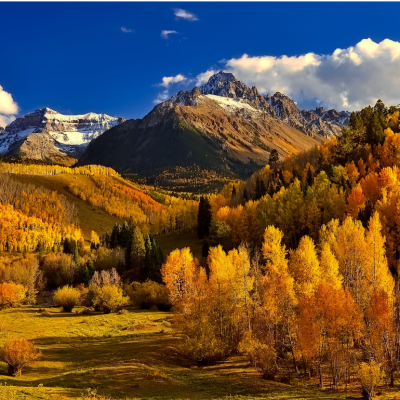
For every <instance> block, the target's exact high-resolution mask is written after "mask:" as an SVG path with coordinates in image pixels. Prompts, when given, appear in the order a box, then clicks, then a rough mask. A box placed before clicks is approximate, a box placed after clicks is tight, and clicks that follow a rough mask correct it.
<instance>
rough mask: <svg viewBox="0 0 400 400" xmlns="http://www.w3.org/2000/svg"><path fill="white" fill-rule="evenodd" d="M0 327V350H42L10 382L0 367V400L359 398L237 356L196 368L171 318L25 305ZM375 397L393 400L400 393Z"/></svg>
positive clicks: (4, 314)
mask: <svg viewBox="0 0 400 400" xmlns="http://www.w3.org/2000/svg"><path fill="white" fill-rule="evenodd" d="M80 310H81V309H79V308H78V309H77V311H80ZM0 321H1V332H2V333H1V336H0V344H2V343H4V341H5V340H6V338H7V337H8V336H9V335H12V336H15V337H25V338H27V339H30V340H33V341H34V342H35V344H36V345H37V346H38V347H39V349H40V350H41V352H42V358H41V360H40V361H38V362H36V363H34V364H33V365H32V366H31V367H29V368H27V369H26V371H25V372H24V373H23V375H22V376H21V377H18V378H14V377H9V376H7V375H6V371H7V368H6V365H5V364H4V363H0V385H1V386H0V400H24V399H42V400H67V399H68V400H71V399H79V398H80V397H81V394H82V393H83V392H85V391H86V389H87V388H89V387H90V388H96V389H98V393H100V394H107V395H110V396H111V398H112V399H125V400H133V399H222V398H229V399H236V400H239V399H247V400H252V399H254V400H255V399H260V398H263V399H281V400H287V399H356V398H360V396H359V393H358V390H357V391H353V392H349V393H347V394H345V393H335V392H334V391H331V390H329V389H325V390H319V389H317V388H316V382H310V381H307V380H303V379H302V378H301V377H300V376H298V377H296V378H295V379H294V381H293V384H292V385H291V386H290V385H286V384H283V383H279V382H270V381H266V380H263V379H261V378H259V377H258V375H257V373H256V372H255V370H254V369H253V368H251V367H250V366H249V364H248V362H247V361H246V360H245V359H244V358H243V357H241V356H236V357H231V358H230V359H229V360H227V361H225V362H223V363H220V364H218V365H214V366H206V367H198V366H196V365H194V364H193V363H192V362H190V361H189V360H186V359H185V358H184V357H182V355H180V353H179V346H178V345H179V341H180V338H179V334H178V333H177V332H176V331H175V330H174V324H173V315H172V314H171V313H165V312H149V311H139V310H129V312H128V313H126V314H122V315H119V314H108V315H103V314H99V313H93V314H92V315H82V314H80V313H78V312H74V313H71V314H68V313H63V312H61V311H60V309H56V308H47V309H46V310H45V311H44V312H43V311H39V308H38V307H28V306H26V307H21V308H18V309H10V310H4V311H1V312H0ZM5 384H6V385H7V386H4V385H5ZM396 396H397V397H396ZM380 398H382V399H383V398H385V399H400V394H396V393H395V392H392V393H387V394H386V395H385V396H383V397H380Z"/></svg>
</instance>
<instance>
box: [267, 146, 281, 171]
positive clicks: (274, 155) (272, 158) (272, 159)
mask: <svg viewBox="0 0 400 400" xmlns="http://www.w3.org/2000/svg"><path fill="white" fill-rule="evenodd" d="M278 162H279V153H278V151H277V150H275V149H272V150H271V152H270V153H269V160H268V164H269V166H270V167H271V168H272V169H276V168H277V166H278Z"/></svg>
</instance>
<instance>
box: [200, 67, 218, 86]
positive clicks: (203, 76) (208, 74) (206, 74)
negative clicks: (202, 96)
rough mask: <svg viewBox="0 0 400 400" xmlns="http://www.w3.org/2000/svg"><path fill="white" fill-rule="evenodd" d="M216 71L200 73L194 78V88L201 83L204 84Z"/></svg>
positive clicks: (210, 70)
mask: <svg viewBox="0 0 400 400" xmlns="http://www.w3.org/2000/svg"><path fill="white" fill-rule="evenodd" d="M217 72H218V71H215V70H213V69H208V70H207V71H206V72H202V73H201V74H199V75H197V76H196V86H200V85H202V84H203V83H206V82H207V81H208V80H209V79H210V77H211V76H213V75H214V74H216V73H217Z"/></svg>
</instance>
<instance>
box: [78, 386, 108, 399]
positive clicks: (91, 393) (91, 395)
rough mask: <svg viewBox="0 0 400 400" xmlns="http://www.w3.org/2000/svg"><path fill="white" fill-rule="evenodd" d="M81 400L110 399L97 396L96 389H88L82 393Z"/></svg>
mask: <svg viewBox="0 0 400 400" xmlns="http://www.w3.org/2000/svg"><path fill="white" fill-rule="evenodd" d="M82 400H110V397H109V396H101V395H100V394H97V390H96V389H95V390H92V389H88V390H87V391H86V393H82Z"/></svg>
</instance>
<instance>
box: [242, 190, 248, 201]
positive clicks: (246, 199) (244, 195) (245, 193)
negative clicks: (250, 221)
mask: <svg viewBox="0 0 400 400" xmlns="http://www.w3.org/2000/svg"><path fill="white" fill-rule="evenodd" d="M243 200H244V202H245V203H246V202H248V201H249V195H248V194H247V190H246V188H244V190H243Z"/></svg>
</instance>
